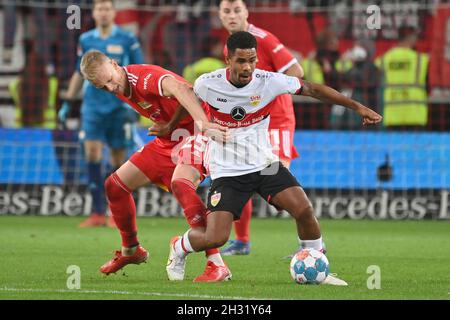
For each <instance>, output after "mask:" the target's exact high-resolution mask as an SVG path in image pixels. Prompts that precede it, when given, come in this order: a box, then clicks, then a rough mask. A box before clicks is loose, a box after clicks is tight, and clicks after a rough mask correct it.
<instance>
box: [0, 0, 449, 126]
mask: <svg viewBox="0 0 450 320" xmlns="http://www.w3.org/2000/svg"><path fill="white" fill-rule="evenodd" d="M246 3H247V6H248V8H249V11H250V17H249V21H250V22H251V23H254V24H255V25H256V26H258V27H261V28H264V29H266V30H269V31H271V32H272V33H273V34H275V35H276V36H277V37H278V38H279V39H280V40H281V42H282V43H283V44H284V45H285V46H287V47H288V48H289V49H290V50H291V51H292V52H293V53H294V54H295V56H296V57H297V59H298V60H299V62H300V64H301V65H302V67H303V69H304V71H305V79H306V80H310V81H313V82H317V83H323V84H327V85H329V86H331V87H333V88H335V89H336V90H338V91H340V92H341V93H343V94H345V95H347V96H350V97H352V98H353V99H355V100H358V101H360V102H362V103H364V104H366V105H368V106H369V107H371V108H373V109H374V110H376V111H378V112H380V113H382V114H384V113H385V112H387V111H388V108H395V109H392V110H396V111H395V112H397V113H398V110H406V111H404V115H402V114H397V115H396V117H397V118H398V119H397V120H398V121H396V122H395V125H392V123H384V124H383V126H379V127H377V128H375V129H373V128H372V130H386V129H387V130H389V129H393V130H397V129H398V130H405V129H406V130H423V131H449V129H450V22H449V21H450V1H440V0H422V1H419V0H417V1H412V0H411V1H407V0H405V1H368V0H356V1H346V0H333V1H332V0H328V1H327V0H273V1H271V0H251V1H246ZM370 5H377V6H378V7H376V8H378V9H379V12H378V13H379V17H380V18H381V19H378V20H377V11H376V10H377V9H376V8H375V9H374V10H375V11H373V10H372V11H370V10H369V11H368V10H367V8H368V7H369V6H370ZM74 6H77V7H76V8H74ZM91 6H92V1H88V0H78V1H75V0H74V1H56V0H54V1H44V0H42V1H39V0H23V1H9V0H2V1H0V25H2V28H1V30H2V32H1V33H0V126H1V127H43V128H50V129H55V128H58V127H59V124H58V121H57V117H56V114H57V112H58V110H59V108H60V104H61V100H62V98H61V97H62V96H63V95H64V92H65V90H66V89H67V86H68V82H69V79H70V77H71V75H72V74H73V72H74V70H75V66H76V51H77V41H78V37H79V36H80V34H81V33H83V32H85V31H87V30H89V29H92V28H93V27H94V22H93V20H92V17H91ZM77 8H80V11H79V13H80V16H79V21H80V24H79V28H73V26H74V25H76V23H75V24H74V22H76V20H74V19H75V18H77V17H74V16H73V14H77V12H78V11H77ZM116 8H117V12H118V13H117V16H116V23H117V24H118V25H121V26H122V27H124V28H126V29H128V30H130V31H133V32H134V33H135V34H136V35H137V36H138V38H139V40H140V43H141V46H142V50H143V52H144V57H145V62H146V63H150V64H157V65H160V66H162V67H164V68H167V69H169V70H172V71H175V72H177V73H178V74H184V75H185V76H186V77H188V76H189V70H190V69H189V68H190V67H189V66H192V64H193V63H195V62H196V61H198V60H199V59H201V58H204V57H215V58H219V59H223V57H221V54H222V49H221V48H222V46H223V44H224V43H225V41H226V38H227V36H228V34H227V32H226V31H225V30H224V29H223V28H222V26H221V22H220V20H219V19H218V16H217V1H204V0H203V1H202V0H197V1H194V0H192V1H189V0H185V1H175V0H123V1H116ZM372 9H373V8H372ZM68 21H69V22H70V23H68ZM368 21H369V22H370V23H371V24H370V25H368ZM377 23H378V25H377ZM395 48H402V49H405V48H406V49H408V50H409V51H408V52H413V53H412V54H411V55H410V57H409V58H408V59H409V60H406V62H401V61H402V59H401V58H402V57H403V56H405V54H403V53H402V52H404V51H398V52H396V53H395V54H396V56H395V54H394V53H392V52H393V51H391V50H392V49H395ZM390 53H391V55H392V57H391V55H388V54H390ZM396 58H397V60H399V61H400V62H398V61H397V60H396ZM398 58H400V59H398ZM389 68H391V69H389ZM394 69H395V74H393V73H390V72H388V70H394ZM402 70H404V73H402V72H403V71H402ZM411 70H412V71H411ZM79 99H80V101H81V99H82V96H79ZM294 102H295V114H296V123H297V124H296V126H297V129H330V130H331V129H334V130H358V129H360V128H361V122H360V119H358V118H357V117H355V115H354V114H353V113H351V112H348V111H347V110H345V109H344V108H343V107H341V106H336V105H327V104H322V103H318V102H317V101H315V100H311V99H306V98H304V97H295V99H294ZM399 106H400V107H399ZM402 108H403V109H402ZM411 110H413V111H412V112H411ZM414 110H419V111H418V112H417V113H416V111H414ZM72 116H73V117H74V119H73V120H74V122H73V126H72V128H73V129H76V128H77V123H78V122H77V116H79V115H77V114H76V112H75V114H74V115H72ZM403 116H404V119H405V123H403V124H402V122H401V121H402V119H403ZM407 119H409V120H407ZM411 119H413V120H411Z"/></svg>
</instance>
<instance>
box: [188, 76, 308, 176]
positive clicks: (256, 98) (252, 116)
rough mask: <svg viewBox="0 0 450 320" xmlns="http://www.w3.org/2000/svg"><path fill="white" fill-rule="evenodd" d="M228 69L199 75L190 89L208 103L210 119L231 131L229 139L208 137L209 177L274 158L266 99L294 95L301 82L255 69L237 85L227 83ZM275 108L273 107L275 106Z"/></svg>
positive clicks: (241, 171)
mask: <svg viewBox="0 0 450 320" xmlns="http://www.w3.org/2000/svg"><path fill="white" fill-rule="evenodd" d="M228 79H229V70H228V69H219V70H217V71H214V72H211V73H207V74H204V75H202V76H201V77H199V78H198V79H197V81H195V84H194V91H195V93H196V94H197V96H198V97H199V98H200V99H201V100H203V101H204V102H205V103H207V104H208V106H209V111H210V114H211V120H212V121H213V122H215V123H218V124H220V125H222V126H226V127H228V128H230V130H231V136H232V137H231V140H230V141H228V142H227V143H221V142H216V141H212V140H210V141H209V142H208V147H207V150H206V152H205V159H204V162H205V167H206V169H207V170H208V171H209V174H210V175H211V179H213V180H214V179H217V178H220V177H230V176H240V175H244V174H248V173H252V172H257V171H260V170H262V169H264V168H265V167H267V166H268V165H270V164H271V163H272V162H275V161H278V157H277V156H276V155H274V154H273V153H272V146H271V144H270V138H269V133H268V127H269V121H270V109H271V107H272V106H270V105H269V104H270V102H271V101H272V100H274V99H275V98H276V97H277V96H279V95H281V94H286V93H290V94H297V93H298V92H299V91H300V88H301V82H300V80H299V79H298V78H296V77H290V76H287V75H285V74H283V73H276V72H269V71H264V70H260V69H255V71H254V72H253V75H252V80H251V81H250V83H248V84H247V85H246V86H244V87H242V88H237V87H235V86H234V85H232V84H231V82H229V80H228ZM275 108H276V106H275Z"/></svg>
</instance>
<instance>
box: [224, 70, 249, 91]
mask: <svg viewBox="0 0 450 320" xmlns="http://www.w3.org/2000/svg"><path fill="white" fill-rule="evenodd" d="M255 71H256V69H255V70H253V73H255ZM253 73H252V76H251V78H250V81H249V82H248V83H247V84H246V85H245V86H242V87H236V86H235V85H234V84H233V83H232V82H231V80H230V75H231V72H230V68H225V78H226V79H227V81H228V83H229V84H231V85H232V86H233V87H234V88H236V89H240V88H245V87H246V86H248V85H249V84H251V83H252V82H253V79H254V78H255V77H254V76H253Z"/></svg>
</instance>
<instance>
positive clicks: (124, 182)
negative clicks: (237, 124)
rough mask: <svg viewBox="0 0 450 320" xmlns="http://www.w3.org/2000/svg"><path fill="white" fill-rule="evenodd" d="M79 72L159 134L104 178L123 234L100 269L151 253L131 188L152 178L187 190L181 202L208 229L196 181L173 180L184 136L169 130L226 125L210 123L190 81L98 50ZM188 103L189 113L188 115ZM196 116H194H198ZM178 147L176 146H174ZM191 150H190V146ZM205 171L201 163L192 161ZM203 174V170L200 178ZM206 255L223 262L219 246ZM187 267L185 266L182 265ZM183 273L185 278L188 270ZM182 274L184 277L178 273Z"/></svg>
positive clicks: (220, 130) (189, 131)
mask: <svg viewBox="0 0 450 320" xmlns="http://www.w3.org/2000/svg"><path fill="white" fill-rule="evenodd" d="M81 73H82V74H83V76H84V78H85V79H87V80H88V81H90V82H91V83H92V84H93V85H94V86H95V87H97V88H99V89H103V90H106V91H108V92H111V93H113V94H115V95H116V96H117V97H118V98H119V99H121V100H123V101H125V102H126V103H128V104H129V105H130V106H131V107H133V108H134V109H135V110H136V111H137V112H139V113H140V114H141V115H143V116H145V117H147V118H150V119H151V120H152V121H154V122H155V126H154V127H152V128H150V129H149V134H153V133H154V132H156V131H157V132H158V133H159V136H158V137H157V138H155V139H154V140H153V141H151V142H149V143H147V144H146V145H145V146H144V147H143V148H142V149H140V150H139V151H137V152H136V153H135V154H134V155H132V156H131V158H130V159H129V160H128V161H127V162H126V163H125V164H123V165H122V166H121V167H120V168H119V169H118V170H117V171H116V172H114V173H113V174H111V175H110V176H109V177H108V179H107V180H106V182H105V191H106V195H107V199H108V203H109V206H110V209H111V213H112V216H113V218H114V221H115V223H116V225H117V227H118V229H119V231H120V235H121V237H122V248H121V250H120V251H116V253H115V256H114V258H113V259H112V260H110V261H108V262H107V263H105V264H104V265H103V266H102V267H101V268H100V271H101V272H102V273H105V274H109V273H114V272H116V271H117V270H120V269H122V268H123V267H124V266H126V265H127V264H130V263H134V264H139V263H142V262H145V261H146V260H147V259H148V252H147V250H145V249H144V248H143V247H142V246H140V245H139V241H138V238H137V226H136V206H135V203H134V200H133V196H132V192H133V191H134V190H135V189H137V188H139V187H140V186H143V185H145V184H147V183H149V182H152V183H154V184H156V185H158V186H160V187H161V188H163V189H165V190H166V191H171V190H177V191H178V193H180V192H181V193H183V194H185V195H186V197H185V198H183V199H182V201H181V203H180V204H181V206H182V207H183V209H184V213H185V215H186V218H187V220H188V222H189V223H190V226H191V227H192V228H205V221H206V219H204V218H203V215H204V214H205V212H206V208H205V205H204V204H203V202H202V201H201V199H200V198H199V196H198V195H197V194H196V192H195V189H196V186H195V188H193V187H192V186H191V185H192V183H193V182H192V181H191V180H189V178H190V177H188V179H186V177H183V176H182V175H178V176H177V178H178V179H175V180H174V181H172V175H173V172H174V169H175V167H176V164H177V162H176V161H175V159H173V155H174V153H175V151H174V148H175V147H176V146H177V145H178V144H179V143H180V141H174V140H172V139H171V133H172V132H173V131H174V130H176V129H183V130H185V131H184V134H185V136H191V135H193V134H194V127H195V124H197V126H198V127H199V128H200V130H202V131H203V132H206V133H207V134H208V132H209V134H208V135H211V136H212V137H214V138H218V139H226V136H227V133H226V129H225V128H224V127H222V126H220V125H217V124H214V123H211V122H209V120H208V118H207V116H206V114H205V112H204V110H203V109H202V106H201V104H200V102H199V101H198V99H197V97H196V96H195V94H194V93H193V91H192V87H191V85H189V84H188V83H187V81H185V80H184V79H183V78H182V77H180V76H178V75H176V74H175V73H173V72H171V71H168V70H165V69H163V68H161V67H159V66H156V65H128V66H126V67H121V66H119V65H118V64H117V62H116V61H114V60H112V59H110V58H108V57H107V56H106V55H104V54H103V53H101V52H99V51H90V52H88V53H86V54H85V55H84V56H83V58H82V60H81ZM184 108H186V110H187V111H188V112H189V113H190V115H191V116H188V115H187V113H186V112H184ZM194 120H195V121H194ZM175 150H176V148H175ZM188 151H190V150H188ZM191 165H192V166H195V169H196V170H197V171H198V172H202V170H203V168H202V163H201V162H200V163H199V164H197V165H195V164H191ZM201 179H202V175H201V174H199V178H198V181H194V183H197V184H198V183H200V182H201ZM207 256H208V260H214V261H215V262H216V263H219V264H220V263H222V264H224V263H223V261H222V259H221V257H220V253H219V251H218V249H213V250H212V251H209V252H208V253H207ZM183 271H184V268H183ZM178 276H179V278H174V279H170V280H183V278H184V272H183V273H182V274H181V275H180V274H178ZM180 277H181V278H180Z"/></svg>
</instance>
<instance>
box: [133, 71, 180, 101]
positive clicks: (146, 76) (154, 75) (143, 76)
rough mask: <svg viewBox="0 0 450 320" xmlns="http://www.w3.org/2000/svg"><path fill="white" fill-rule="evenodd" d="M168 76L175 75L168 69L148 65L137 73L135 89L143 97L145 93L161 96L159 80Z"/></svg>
mask: <svg viewBox="0 0 450 320" xmlns="http://www.w3.org/2000/svg"><path fill="white" fill-rule="evenodd" d="M168 76H170V77H175V76H174V75H173V74H172V73H171V72H170V71H168V70H165V69H163V68H157V67H152V66H148V67H146V68H145V69H143V70H142V71H141V72H140V73H139V78H138V81H137V84H136V90H137V91H138V93H139V94H140V95H142V96H144V97H145V96H147V95H153V96H161V97H163V96H164V95H163V92H162V87H161V82H162V80H163V79H164V78H165V77H168Z"/></svg>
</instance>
